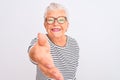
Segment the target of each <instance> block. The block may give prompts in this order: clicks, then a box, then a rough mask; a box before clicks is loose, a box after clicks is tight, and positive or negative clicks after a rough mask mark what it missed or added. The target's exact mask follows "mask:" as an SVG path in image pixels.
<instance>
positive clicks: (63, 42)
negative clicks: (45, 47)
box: [47, 35, 67, 46]
mask: <svg viewBox="0 0 120 80" xmlns="http://www.w3.org/2000/svg"><path fill="white" fill-rule="evenodd" d="M47 36H48V35H47ZM48 37H49V39H50V40H51V41H52V42H53V43H54V44H55V45H57V46H65V45H66V42H67V37H66V36H65V35H64V36H62V37H57V38H56V37H50V36H48Z"/></svg>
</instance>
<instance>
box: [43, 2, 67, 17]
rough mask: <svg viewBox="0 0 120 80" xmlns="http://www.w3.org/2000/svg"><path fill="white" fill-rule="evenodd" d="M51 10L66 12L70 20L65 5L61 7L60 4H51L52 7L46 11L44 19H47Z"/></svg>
mask: <svg viewBox="0 0 120 80" xmlns="http://www.w3.org/2000/svg"><path fill="white" fill-rule="evenodd" d="M50 10H64V11H65V13H66V15H67V16H66V17H67V18H68V11H67V9H66V8H65V7H64V6H63V5H61V4H59V3H50V5H49V6H48V7H47V8H46V10H45V13H44V18H45V17H46V15H47V12H48V11H50Z"/></svg>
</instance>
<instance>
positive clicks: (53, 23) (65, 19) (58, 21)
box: [45, 16, 67, 25]
mask: <svg viewBox="0 0 120 80" xmlns="http://www.w3.org/2000/svg"><path fill="white" fill-rule="evenodd" d="M60 17H64V18H65V21H67V17H66V16H59V17H57V18H55V17H48V18H53V19H54V22H53V23H48V22H47V19H48V18H47V17H46V18H45V22H47V24H50V25H51V24H54V23H55V21H56V20H57V23H59V24H64V23H65V21H64V23H60V22H59V20H58V18H60Z"/></svg>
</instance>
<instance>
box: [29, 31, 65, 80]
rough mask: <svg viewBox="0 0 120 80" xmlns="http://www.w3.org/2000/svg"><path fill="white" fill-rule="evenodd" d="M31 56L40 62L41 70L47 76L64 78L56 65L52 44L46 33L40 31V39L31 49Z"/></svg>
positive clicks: (59, 79) (56, 78) (57, 79)
mask: <svg viewBox="0 0 120 80" xmlns="http://www.w3.org/2000/svg"><path fill="white" fill-rule="evenodd" d="M30 58H31V59H32V60H33V61H35V62H36V63H37V64H38V67H39V68H40V70H41V71H42V72H43V74H45V75H46V76H47V77H49V78H52V79H54V80H64V79H63V76H62V74H61V73H60V71H59V70H58V69H57V68H56V67H55V65H54V62H53V59H52V56H51V53H50V45H49V43H48V39H47V36H46V35H45V34H41V33H38V41H37V42H36V44H35V45H34V46H33V47H32V49H31V50H30Z"/></svg>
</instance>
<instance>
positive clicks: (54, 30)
mask: <svg viewBox="0 0 120 80" xmlns="http://www.w3.org/2000/svg"><path fill="white" fill-rule="evenodd" d="M51 30H52V31H53V32H59V31H61V29H60V28H52V29H51Z"/></svg>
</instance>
